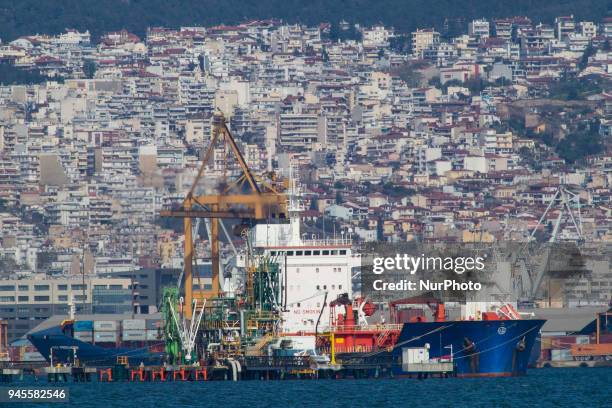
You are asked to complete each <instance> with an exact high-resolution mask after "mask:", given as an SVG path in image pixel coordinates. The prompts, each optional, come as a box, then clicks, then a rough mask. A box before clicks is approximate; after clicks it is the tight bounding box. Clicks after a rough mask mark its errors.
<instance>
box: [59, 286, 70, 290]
mask: <svg viewBox="0 0 612 408" xmlns="http://www.w3.org/2000/svg"><path fill="white" fill-rule="evenodd" d="M57 290H68V285H57Z"/></svg>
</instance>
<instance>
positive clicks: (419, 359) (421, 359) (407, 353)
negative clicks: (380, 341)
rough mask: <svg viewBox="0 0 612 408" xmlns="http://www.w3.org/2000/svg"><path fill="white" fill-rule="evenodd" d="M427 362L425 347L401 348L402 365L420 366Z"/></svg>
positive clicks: (427, 353) (427, 352) (427, 355)
mask: <svg viewBox="0 0 612 408" xmlns="http://www.w3.org/2000/svg"><path fill="white" fill-rule="evenodd" d="M428 361H429V350H428V349H427V348H426V347H402V364H420V363H427V362H428Z"/></svg>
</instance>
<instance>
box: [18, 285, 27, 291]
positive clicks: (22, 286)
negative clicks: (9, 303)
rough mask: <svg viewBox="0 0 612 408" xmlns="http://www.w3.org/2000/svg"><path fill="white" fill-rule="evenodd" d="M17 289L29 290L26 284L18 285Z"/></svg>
mask: <svg viewBox="0 0 612 408" xmlns="http://www.w3.org/2000/svg"><path fill="white" fill-rule="evenodd" d="M17 289H18V290H30V287H29V286H28V285H19V286H18V287H17Z"/></svg>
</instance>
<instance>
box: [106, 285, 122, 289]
mask: <svg viewBox="0 0 612 408" xmlns="http://www.w3.org/2000/svg"><path fill="white" fill-rule="evenodd" d="M108 288H109V289H123V286H121V285H110V286H109V287H108Z"/></svg>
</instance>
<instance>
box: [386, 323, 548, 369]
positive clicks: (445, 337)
mask: <svg viewBox="0 0 612 408" xmlns="http://www.w3.org/2000/svg"><path fill="white" fill-rule="evenodd" d="M544 322H545V320H479V321H449V322H420V323H405V324H404V326H403V327H402V331H401V333H400V336H399V339H398V341H397V343H396V344H395V348H394V351H393V353H394V354H395V357H396V358H397V359H401V356H402V349H403V348H410V347H425V345H426V344H429V347H430V348H429V357H430V358H433V359H435V358H440V357H443V358H445V357H448V356H450V354H451V345H452V354H453V361H454V364H455V373H456V374H457V376H460V377H497V376H515V375H524V374H526V373H527V367H528V365H529V361H530V355H531V351H532V348H533V347H534V344H535V342H536V337H538V335H539V331H540V328H541V327H542V325H543V324H544ZM398 370H399V371H398V372H397V374H398V375H402V374H404V373H403V372H401V368H398Z"/></svg>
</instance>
